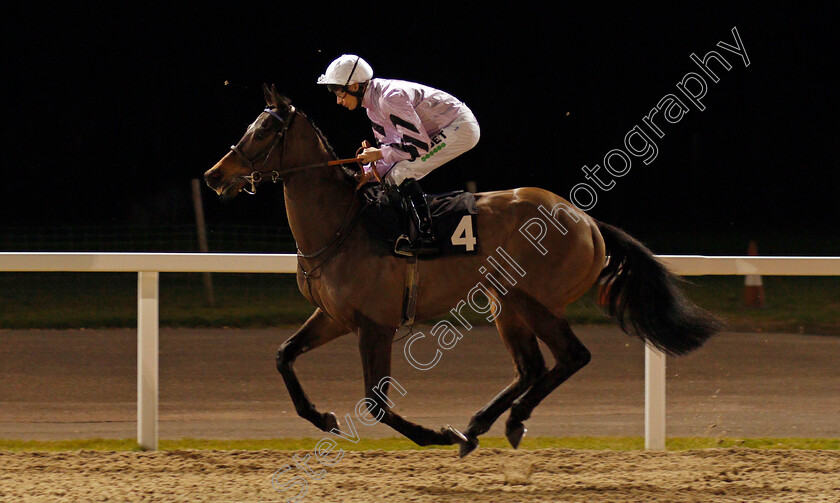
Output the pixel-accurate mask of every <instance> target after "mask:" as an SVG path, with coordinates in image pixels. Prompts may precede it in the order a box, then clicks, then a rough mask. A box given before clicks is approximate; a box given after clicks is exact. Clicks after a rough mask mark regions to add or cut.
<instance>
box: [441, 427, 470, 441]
mask: <svg viewBox="0 0 840 503" xmlns="http://www.w3.org/2000/svg"><path fill="white" fill-rule="evenodd" d="M444 431H445V432H446V434H447V436H448V437H449V440H451V442H452V443H453V444H458V445H464V444H466V443H468V442H469V440H467V437H465V436H464V434H463V433H461V432H460V431H458V430H457V429H455V428H453V427H452V426H449V425H446V428H445V429H444Z"/></svg>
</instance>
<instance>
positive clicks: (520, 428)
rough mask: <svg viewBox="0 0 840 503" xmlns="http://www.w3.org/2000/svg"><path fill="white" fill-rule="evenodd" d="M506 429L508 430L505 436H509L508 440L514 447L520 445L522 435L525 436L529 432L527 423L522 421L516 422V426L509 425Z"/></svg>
mask: <svg viewBox="0 0 840 503" xmlns="http://www.w3.org/2000/svg"><path fill="white" fill-rule="evenodd" d="M506 430H507V431H505V436H506V437H507V439H508V442H510V445H511V446H512V447H513V448H514V449H516V448H518V447H519V442H521V441H522V437H524V436H525V433H527V431H528V430H527V429H525V425H524V424H522V423H518V424H516V426H511V425H508V427H507V428H506Z"/></svg>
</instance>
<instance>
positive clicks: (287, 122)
mask: <svg viewBox="0 0 840 503" xmlns="http://www.w3.org/2000/svg"><path fill="white" fill-rule="evenodd" d="M263 112H264V113H267V114H269V115H271V116H272V117H274V118H275V119H277V120H278V121H280V123H281V124H283V127H282V128H281V129H280V131H278V132H277V136H276V137H275V138H274V142H273V143H272V144H271V148H269V149H268V152H267V153H266V154H265V156H264V157H262V165H261V166H260V167H261V168H265V165H266V164H268V160H269V158H270V157H271V154H272V153H273V152H274V149H275V148H276V147H277V145H278V144H279V143H280V140H283V141H282V143H283V147H282V150H283V153H282V157H281V158H280V164H279V168H278V169H280V170H281V171H282V172H283V173H293V172H295V171H303V170H306V169H312V168H323V167H325V166H338V165H344V164H350V163H354V162H355V163H358V164H359V166H360V167H361V165H362V163H361V158H359V157H354V158H352V159H334V160H332V161H325V162H317V163H314V164H307V165H305V166H295V167H294V168H285V169H284V168H283V164H285V163H284V162H283V161H284V159H285V157H286V133H287V132H288V131H289V128H290V127H291V125H292V121H293V120H294V118H295V117H297V116H298V115H300V114H301V112H298V111H297V110H296V109H295V107H293V106H291V105H289V114H288V115H287V116H286V119H284V118H283V117H282V116H281V115H280V114H278V113H277V112H275V111H274V110H272V109H271V108H268V107H266V108H265V110H263ZM230 150H231V152H233V153H234V154H236V155H238V156H239V157H240V158H242V160H243V161H245V162H246V163H247V164H248V169H249V170H250V171H251V174H250V175H242V176H241V177H240V178H242V179H243V180H245V181H246V182H248V183H250V184H251V190H248V189H246V188H243V189H242V190H244V191H245V192H246V193H248V194H251V195H254V194H256V193H257V184H258V183H260V182H261V181H262V180H263V176H264V175H266V174H269V173H270V174H271V182H272V183H277V182H278V181H280V171H277V170H274V169H273V170H271V171H268V170H259V169H257V168H256V167H254V163H256V162H257V161H258V160H259V159H260V157H258V158H257V159H253V160H252V159H248V157H247V156H245V154H243V153H242V150H240V149H239V147H237V146H236V145H231V146H230ZM360 150H361V149H360Z"/></svg>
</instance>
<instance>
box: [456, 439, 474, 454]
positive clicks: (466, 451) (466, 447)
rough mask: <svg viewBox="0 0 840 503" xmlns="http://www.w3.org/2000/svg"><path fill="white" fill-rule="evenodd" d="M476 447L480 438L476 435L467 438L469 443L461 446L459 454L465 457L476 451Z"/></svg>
mask: <svg viewBox="0 0 840 503" xmlns="http://www.w3.org/2000/svg"><path fill="white" fill-rule="evenodd" d="M476 447H478V439H477V438H475V437H472V438H467V443H465V444H461V447H460V448H459V449H458V456H460V457H462V458H463V457H464V456H466V455H467V454H469V453H471V452H472V451H474V450H475V449H476Z"/></svg>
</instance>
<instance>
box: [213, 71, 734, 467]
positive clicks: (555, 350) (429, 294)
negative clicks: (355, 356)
mask: <svg viewBox="0 0 840 503" xmlns="http://www.w3.org/2000/svg"><path fill="white" fill-rule="evenodd" d="M263 92H264V96H265V101H266V108H265V110H264V111H263V112H262V113H260V114H259V116H258V117H257V118H256V120H255V121H254V122H253V123H252V124H251V125H250V126H249V127H248V129H247V131H246V132H245V135H244V136H243V137H242V138H241V139H240V140H239V142H238V143H237V144H236V145H234V146H231V150H230V151H229V152H228V153H227V154H226V155H225V156H224V157H222V159H221V160H220V161H219V162H218V163H216V165H215V166H213V167H212V168H211V169H210V170H208V171H207V172H206V173H205V175H204V177H205V180H206V182H207V185H208V186H209V187H210V188H211V189H213V190H215V191H216V193H218V195H219V196H221V197H222V198H230V197H234V196H236V195H237V194H239V193H240V192H241V191H242V190H245V191H246V192H254V191H256V187H257V185H258V184H259V183H260V182H262V181H266V180H268V179H269V178H271V179H273V180H274V181H278V180H282V183H283V191H284V197H285V205H286V213H287V216H288V221H289V226H290V227H291V231H292V234H293V235H294V238H295V241H296V243H297V247H298V269H297V283H298V287H299V289H300V292H301V293H302V294H303V295H304V296H305V297H306V298H307V299H308V300H309V301H310V302H311V303H312V304H314V305H315V306H317V307H316V309H315V312H314V313H313V314H312V315H311V316H310V317H309V319H308V320H307V321H306V322H305V323H304V324H303V326H302V327H300V329H299V330H297V331H296V332H295V333H294V335H292V336H291V337H290V338H289V339H288V340H286V341H285V342H284V343H283V344H282V345H281V346H280V349H279V351H278V352H277V357H276V365H277V369H278V371H279V372H280V374H281V375H282V377H283V380H284V382H285V384H286V387H287V388H288V392H289V394H290V395H291V399H292V401H293V402H294V406H295V410H296V411H297V413H298V415H300V416H301V417H302V418H305V419H307V420H309V421H310V422H311V423H312V424H313V425H315V426H316V427H318V428H320V429H321V430H323V431H327V432H329V431H332V430H335V432H339V431H340V430H339V423H338V420H337V418H336V416H335V414H334V413H332V412H327V413H322V412H319V411H318V410H317V409H316V408H315V406H314V404H313V403H312V402H311V401H310V400H309V398H308V397H307V395H306V393H305V392H304V390H303V388H302V386H301V384H300V381H299V380H298V378H297V376H296V374H295V371H294V368H293V364H294V362H295V360H296V359H297V358H298V357H299V356H300V355H302V354H304V353H308V352H310V351H313V350H315V349H316V348H318V347H320V346H322V345H324V344H326V343H328V342H330V341H332V340H334V339H336V338H338V337H341V336H342V335H345V334H347V333H349V332H355V333H356V334H358V337H359V351H360V353H361V359H362V366H363V369H364V385H365V396H366V398H367V400H366V401H365V403H366V405H368V411H369V413H371V414H373V416H374V417H377V418H379V417H381V422H383V423H385V424H387V425H388V426H390V427H391V428H393V429H394V430H396V431H398V432H399V433H401V434H402V435H404V436H405V437H407V438H409V439H411V440H412V441H414V442H415V443H417V444H419V445H422V446H425V445H453V444H458V445H459V448H460V455H461V456H462V457H463V456H465V455H467V454H468V453H470V452H471V451H472V450H473V449H475V448H476V447H477V446H478V436H479V435H481V434H483V433H486V432H487V431H488V430H489V429H490V427H491V425H492V424H493V423H494V422H495V421H496V420H497V419H498V418H499V417H500V416H501V415H502V414H503V413H504V412H505V411H506V410H508V409H509V410H510V414H509V416H508V419H507V422H506V424H505V435H506V436H507V438H508V440H509V442H510V443H511V445H512V446H513V447H514V448H516V447H517V446H518V445H519V442H520V440H521V439H522V436H523V434H524V433H525V427H524V421H525V420H527V419H528V418H529V417H530V415H531V413H532V411H533V410H534V408H535V407H536V406H537V405H538V404H539V403H540V401H542V400H543V399H544V398H545V397H546V396H547V395H548V394H549V393H551V392H552V391H553V390H554V389H555V388H557V387H558V386H559V385H560V384H561V383H563V382H564V381H565V380H566V379H568V378H569V377H570V376H571V375H573V374H574V373H575V372H577V371H578V370H580V369H581V368H583V367H584V366H585V365H586V364H587V363H588V362H589V360H590V353H589V351H588V350H587V349H586V347H585V346H584V345H583V344H582V343H581V342H580V340H578V338H577V337H576V336H575V334H574V333H573V332H572V329H571V328H570V327H569V323H568V322H567V321H566V320H565V319H564V311H565V309H566V306H567V305H568V304H569V303H571V302H572V301H574V300H575V299H577V298H579V297H581V296H582V295H583V294H584V293H585V292H587V291H588V290H589V289H590V287H592V286H593V285H594V284H595V282H596V281H599V280H600V281H601V282H602V284H604V285H606V286H607V287H608V291H605V295H606V305H607V307H606V309H607V311H608V313H609V314H610V315H611V316H612V317H613V318H615V319H616V321H617V322H618V324H619V325H620V327H621V328H622V330H624V331H625V332H626V333H628V334H631V335H635V336H638V337H640V338H641V339H643V340H644V341H646V342H648V343H651V344H653V345H654V346H656V347H658V348H660V349H662V350H663V351H665V352H667V353H669V354H674V355H681V354H685V353H688V352H690V351H692V350H694V349H696V348H698V347H700V346H701V345H702V344H703V342H704V341H705V340H706V339H708V338H709V337H710V336H711V335H713V334H714V333H715V332H717V331H719V330H720V329H721V328H722V324H721V322H720V320H718V319H717V318H716V317H714V316H713V315H711V314H710V313H708V312H706V311H704V310H703V309H701V308H699V307H698V306H696V305H695V304H693V303H692V302H691V301H689V300H688V299H687V298H686V297H685V296H684V295H683V294H682V293H681V291H680V290H679V288H678V287H677V284H676V280H677V278H676V277H675V276H673V275H672V274H671V273H670V272H669V271H668V270H667V269H666V268H665V267H664V266H663V265H662V264H660V263H659V262H658V261H657V259H656V258H655V256H654V255H653V254H652V253H651V252H650V251H649V250H648V249H647V248H645V247H644V246H643V245H642V244H641V243H639V242H638V241H637V240H635V239H634V238H632V237H630V236H629V235H627V234H626V233H624V232H623V231H621V230H620V229H618V228H616V227H613V226H610V225H607V224H604V223H601V222H598V221H596V220H594V219H593V218H591V217H590V216H589V215H587V214H586V213H584V212H582V211H580V210H579V209H577V208H575V207H574V206H573V205H571V204H570V203H568V202H567V201H565V200H564V199H563V198H561V197H560V196H558V195H556V194H553V193H551V192H549V191H547V190H543V189H539V188H531V187H527V188H517V189H513V190H501V191H495V192H485V193H478V194H475V198H476V204H477V209H478V216H477V224H476V235H477V236H478V239H479V240H480V246H479V251H478V253H474V254H460V255H458V254H456V255H444V256H440V257H436V258H433V259H428V258H423V259H421V260H419V263H418V265H417V266H418V267H419V277H420V278H434V285H433V286H434V287H430V285H429V284H428V283H427V284H423V283H422V282H421V283H420V285H419V291H418V297H417V300H416V319H417V320H419V321H421V320H424V319H429V318H431V317H434V316H439V315H441V314H442V313H447V312H449V311H450V309H451V308H452V307H454V306H455V305H456V304H457V303H458V301H459V300H460V299H462V298H463V297H464V296H465V294H466V292H468V291H469V290H470V289H471V288H472V287H473V286H475V285H476V283H477V282H478V281H481V280H482V278H483V277H484V276H482V275H481V273H480V270H481V271H484V270H486V269H484V268H483V267H482V263H483V262H484V260H485V258H487V256H488V252H492V251H493V250H497V249H499V248H501V249H503V250H504V251H505V252H506V253H507V254H508V255H509V256H511V257H515V260H516V262H517V264H519V265H520V266H521V268H522V269H523V270H524V272H527V274H525V275H524V276H523V277H521V278H519V279H518V281H517V282H516V284H515V286H510V288H499V287H498V286H501V285H500V284H499V285H498V286H495V287H492V286H491V287H489V288H490V289H491V290H490V291H491V294H493V295H494V296H495V298H496V299H497V300H498V305H495V307H494V313H493V315H494V317H495V319H494V323H495V325H496V328H497V329H498V331H499V334H500V335H501V338H502V342H503V343H504V345H505V347H506V348H507V350H508V351H509V352H510V354H511V356H512V357H513V363H514V367H515V371H516V374H515V378H514V380H513V382H512V383H511V384H510V385H508V386H507V387H506V388H505V389H504V390H502V391H501V392H500V393H499V394H498V395H496V396H495V397H494V398H493V399H492V400H491V401H490V402H489V403H487V404H486V405H485V406H484V407H482V408H481V410H479V411H478V412H477V413H476V414H475V415H474V416H473V417H472V418H471V420H470V422H469V425H468V427H467V429H466V430H465V431H464V432H463V433H461V432H459V431H458V430H456V429H455V428H452V427H443V428H441V429H440V430H433V429H430V428H426V427H424V426H421V425H419V424H415V423H412V422H411V421H408V420H407V419H405V418H403V417H402V416H400V415H399V414H397V413H396V412H394V411H392V410H391V409H390V407H389V404H388V403H386V402H387V401H388V400H389V399H388V398H387V389H388V382H387V380H385V378H386V377H389V376H390V372H391V348H392V344H393V342H394V337H395V334H396V331H397V329H398V328H399V327H400V324H401V316H402V314H403V313H402V298H403V289H404V281H403V280H404V278H405V272H406V267H407V262H406V259H405V258H404V257H398V256H395V255H393V254H392V253H390V250H389V249H388V247H387V245H386V244H385V243H384V242H382V241H379V240H374V239H372V237H371V236H370V235H369V234H368V231H366V229H365V227H364V226H362V225H355V223H356V222H357V221H358V219H359V214H360V212H361V211H362V208H363V207H364V199H363V197H362V195H361V193H360V192H358V191H357V190H356V181H355V177H354V176H353V172H352V171H351V170H350V169H349V168H348V167H346V166H342V165H330V164H329V161H333V160H336V159H337V157H336V155H335V153H334V152H333V150H332V148H331V147H330V145H329V143H328V142H327V140H326V138H325V137H324V135H323V134H322V133H321V131H320V130H319V129H318V128H317V127H316V126H315V125H314V124H313V123H312V122H311V121H310V120H309V119H308V118H307V117H306V116H305V115H304V114H303V113H302V112H300V111H299V110H297V109H296V108H295V107H294V106H292V104H291V102H290V101H289V100H288V99H287V98H285V97H283V96H281V95H280V94H278V93H277V91H276V89H275V87H274V86H273V85H272V86H271V87H268V86H266V85H263ZM549 208H550V209H551V216H552V217H553V219H554V222H553V223H552V225H554V224H557V225H559V226H561V227H562V228H563V229H564V230H566V232H565V233H563V232H548V233H545V235H544V236H541V241H540V244H541V245H542V247H543V249H542V250H540V249H539V248H538V247H536V246H534V243H533V242H529V240H528V239H524V238H523V234H522V232H520V230H521V229H522V226H523V224H525V223H526V222H528V221H529V220H530V219H532V218H534V217H540V216H541V215H542V216H544V215H545V209H549ZM558 208H559V210H558ZM561 210H562V211H561ZM541 211H542V213H541ZM558 229H559V227H558ZM482 250H483V251H482ZM544 252H545V253H544ZM607 257H609V260H607ZM501 290H504V291H501ZM538 339H539V340H541V341H543V342H544V343H545V344H546V346H547V347H548V349H549V350H550V352H551V354H552V356H553V359H554V366H553V367H551V368H550V369H549V368H548V367H547V366H546V363H545V361H544V358H543V355H542V353H541V351H540V348H539V343H538ZM379 383H384V384H383V385H382V388H380V389H379V390H378V393H376V392H374V388H375V387H376V386H377V385H378V384H379ZM383 392H384V393H385V396H384V397H383V396H382V393H383ZM383 398H384V400H383Z"/></svg>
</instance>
